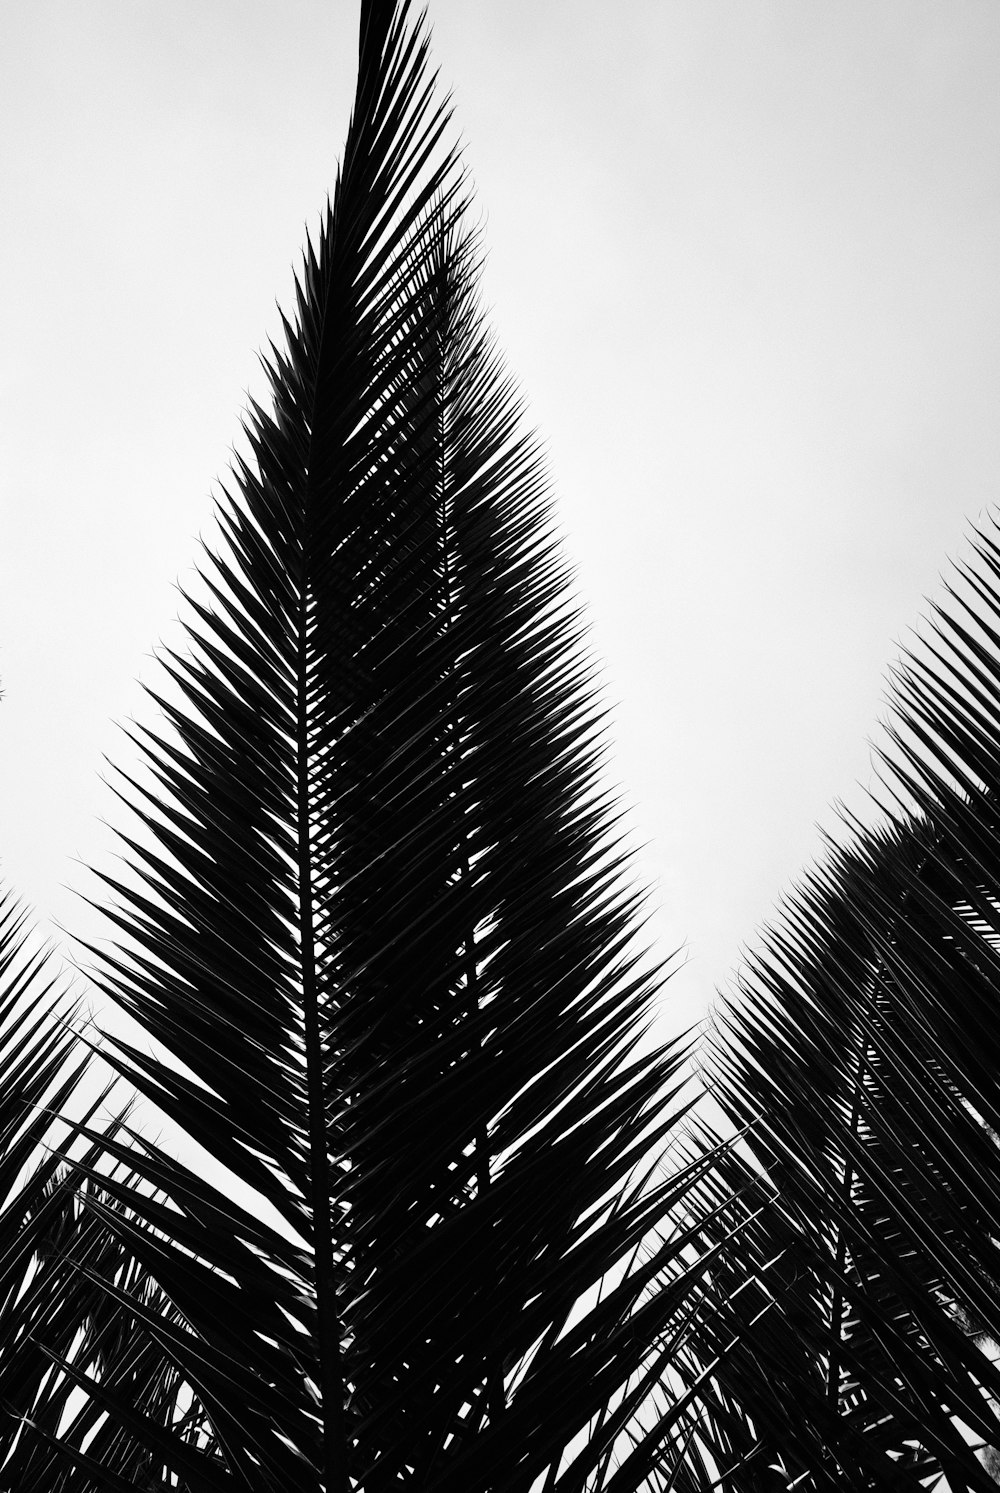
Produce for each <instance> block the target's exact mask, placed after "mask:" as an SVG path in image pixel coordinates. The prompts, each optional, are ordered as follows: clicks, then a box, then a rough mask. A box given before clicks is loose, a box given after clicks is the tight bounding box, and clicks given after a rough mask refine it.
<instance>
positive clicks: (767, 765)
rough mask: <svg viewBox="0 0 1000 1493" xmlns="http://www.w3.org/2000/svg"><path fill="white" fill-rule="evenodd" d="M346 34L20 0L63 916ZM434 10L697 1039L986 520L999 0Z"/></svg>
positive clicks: (5, 71)
mask: <svg viewBox="0 0 1000 1493" xmlns="http://www.w3.org/2000/svg"><path fill="white" fill-rule="evenodd" d="M357 11H358V6H357V4H356V3H346V0H284V3H283V4H282V5H281V6H277V5H273V4H265V3H263V0H168V3H164V0H130V3H129V4H128V5H123V4H121V3H120V0H113V3H112V0H83V3H81V0H33V3H32V4H31V5H9V6H4V7H2V12H0V139H2V140H3V142H4V145H3V149H2V152H0V200H2V204H3V210H2V214H0V286H2V290H0V296H2V305H3V336H2V338H0V681H2V685H3V689H4V699H3V701H2V703H0V782H2V784H3V789H2V792H0V867H2V871H3V874H4V876H5V878H6V880H7V882H8V883H9V884H10V885H12V886H13V887H14V888H15V889H16V890H17V891H18V892H20V893H21V895H22V896H23V897H24V898H25V899H26V900H27V901H28V902H29V903H31V904H33V905H34V907H35V909H36V911H37V914H38V919H39V922H40V924H41V926H42V927H43V928H48V927H50V926H58V927H62V928H65V929H67V930H68V931H69V932H70V933H73V934H76V935H77V936H81V937H88V936H90V934H91V932H92V930H93V927H94V923H93V920H92V914H91V913H90V912H89V910H88V908H87V907H86V904H85V903H84V902H83V901H82V900H81V898H80V893H81V892H88V893H93V892H94V883H93V881H92V879H91V878H89V876H88V874H87V873H86V871H85V869H84V867H85V866H86V865H92V864H95V863H97V864H102V865H106V864H108V861H107V857H108V855H109V854H110V847H111V844H112V837H111V832H110V830H109V829H108V827H107V824H106V823H105V822H104V821H110V822H111V823H117V824H119V825H122V824H124V822H125V820H124V817H123V815H122V813H121V811H120V809H119V807H118V806H117V804H116V801H115V799H114V797H113V795H112V793H111V791H110V789H109V788H108V787H107V786H106V783H105V781H104V778H106V777H107V776H108V773H107V769H106V768H105V767H104V766H103V758H104V757H107V758H109V759H110V760H111V761H113V762H115V763H117V764H118V765H119V766H123V767H127V766H128V765H129V760H130V756H131V752H132V749H131V748H130V746H129V744H128V742H127V740H126V738H125V737H124V735H123V733H122V731H121V723H123V722H127V721H128V720H129V719H130V718H132V717H140V718H143V717H144V716H145V718H148V714H149V707H148V705H147V704H146V703H145V702H144V699H143V696H142V694H141V691H140V689H139V686H138V684H137V683H136V681H137V679H139V678H142V679H146V680H149V681H153V680H155V678H156V667H155V664H154V662H153V660H152V650H153V647H154V646H155V645H156V644H157V643H158V642H159V641H160V640H165V641H171V640H172V639H174V638H175V633H174V632H172V628H173V625H174V624H173V619H174V617H175V615H176V612H177V607H178V598H177V592H176V589H175V588H176V586H177V584H178V583H179V582H180V583H182V584H183V583H184V581H185V579H186V578H187V577H189V576H190V575H191V572H192V566H193V564H194V562H195V560H196V558H197V550H198V536H199V534H206V535H210V533H211V511H212V492H213V488H214V484H215V482H216V479H217V478H218V477H220V476H224V475H225V471H226V467H227V462H228V459H229V451H230V447H231V445H232V443H233V442H234V441H235V440H236V438H237V434H238V428H239V415H240V411H241V409H242V408H243V406H244V404H245V400H246V392H247V391H248V390H249V391H250V392H252V393H260V392H261V390H262V379H261V375H260V372H259V368H258V365H257V361H256V350H257V349H258V348H260V347H263V346H264V345H265V339H266V337H267V336H268V335H277V331H278V315H277V311H276V308H275V301H276V298H277V300H278V301H279V302H281V303H282V304H285V305H288V304H289V301H290V291H291V276H292V269H293V266H294V265H295V264H296V263H297V260H298V257H299V253H300V250H301V246H302V244H303V240H304V232H305V227H306V225H308V226H310V227H313V226H315V224H316V221H317V217H318V213H319V210H320V208H321V207H322V204H323V202H324V199H325V195H326V193H327V191H328V190H330V189H331V188H332V185H333V181H334V176H335V170H336V160H337V157H338V154H339V151H340V149H341V145H342V141H343V136H344V131H345V129H346V125H347V119H348V115H349V110H350V104H351V96H352V90H353V83H354V70H355V64H356V45H357V42H356V30H357ZM430 16H431V21H432V24H433V30H434V56H435V59H436V61H437V64H438V65H439V67H440V72H441V77H442V81H443V83H444V84H445V86H447V87H450V88H451V89H452V91H453V95H454V104H455V117H456V124H457V127H458V129H459V131H460V133H461V135H462V137H463V139H464V140H465V141H466V159H467V162H468V164H469V167H470V170H471V173H472V176H473V179H474V181H475V183H476V187H477V193H478V203H479V208H480V210H481V213H482V217H483V224H484V230H485V242H486V246H487V252H488V259H487V263H486V266H485V270H484V277H483V294H484V298H485V301H486V303H487V305H488V306H489V308H490V317H491V320H492V323H493V325H494V327H495V328H496V331H497V335H498V339H499V342H500V345H501V346H502V347H503V348H504V349H505V351H506V355H507V359H508V362H509V365H510V367H511V369H512V370H513V372H514V373H515V375H516V377H517V379H518V380H519V382H520V385H521V387H522V388H523V391H524V394H525V397H526V399H527V402H528V408H529V411H530V416H531V420H532V423H533V424H534V425H535V427H536V428H537V429H538V431H539V432H540V434H541V436H542V438H543V440H544V443H545V446H546V450H547V452H548V458H549V463H550V470H551V474H552V479H553V486H554V492H555V495H556V500H557V511H558V516H559V523H560V527H561V529H562V530H563V532H564V534H565V542H566V546H567V550H568V553H569V555H570V557H571V559H572V561H573V563H574V564H575V566H576V568H577V573H578V588H579V592H580V594H581V596H582V598H583V600H584V601H585V603H586V605H587V606H588V608H589V612H590V616H591V619H592V634H591V641H592V646H593V649H594V653H595V656H596V657H597V659H598V660H599V662H600V667H601V670H602V677H603V679H604V681H605V688H606V690H607V694H608V697H609V698H610V700H611V701H612V702H613V703H614V705H615V717H614V725H613V753H612V768H611V770H612V772H613V774H614V777H615V779H616V780H617V781H618V782H619V783H620V784H621V786H622V789H623V792H624V794H625V797H626V801H627V802H628V803H629V804H630V805H631V822H632V824H633V826H634V828H633V835H634V838H635V840H636V842H637V843H639V844H641V846H642V847H643V849H642V851H641V855H640V863H639V874H640V875H641V876H642V877H644V878H645V879H646V880H647V881H648V883H649V885H650V887H651V889H652V893H653V896H654V898H655V902H656V905H657V907H658V909H659V911H658V913H657V916H656V918H655V920H654V923H653V925H652V927H653V931H654V932H655V935H656V937H657V938H658V940H659V941H660V944H661V947H662V948H663V950H664V951H666V950H667V949H668V948H673V947H675V946H678V945H681V944H682V943H684V944H686V946H687V951H688V954H687V964H686V965H685V967H684V968H683V970H681V971H680V973H678V974H677V976H676V977H675V979H674V981H673V982H672V984H671V986H670V987H669V991H670V995H669V998H668V1000H667V1002H666V1006H665V1013H664V1020H665V1021H666V1022H667V1024H668V1026H679V1025H683V1024H685V1023H686V1021H687V1020H688V1019H690V1018H691V1017H692V1016H693V1015H696V1014H697V1013H699V1012H700V1011H701V1010H702V1009H703V1008H704V1006H705V1003H706V1002H707V1001H708V1000H709V999H710V998H711V996H712V994H713V992H714V991H715V990H716V989H717V988H718V987H720V986H723V985H725V983H726V982H727V980H728V978H729V976H730V973H731V971H732V969H733V967H734V966H735V964H736V962H737V960H738V958H739V955H740V949H741V946H744V945H746V944H747V943H749V942H751V941H752V939H753V936H754V932H755V929H756V928H757V927H758V926H759V925H760V924H761V922H762V921H764V920H765V919H767V918H768V916H769V915H770V914H771V912H772V909H773V908H774V906H775V904H776V902H777V900H778V899H779V898H780V897H781V895H782V894H783V892H784V891H785V890H786V889H787V888H788V887H789V885H790V884H791V883H792V882H793V881H794V880H795V878H796V877H797V876H798V875H799V874H800V873H801V872H802V870H803V869H804V868H805V867H806V866H807V865H808V864H809V862H810V861H811V859H812V858H813V857H814V856H815V855H816V854H817V853H819V850H820V827H825V828H827V829H829V828H831V827H832V826H833V825H834V824H835V822H836V821H835V814H834V812H833V810H832V808H831V805H832V804H833V803H834V801H835V800H838V799H839V800H843V801H846V802H847V803H848V804H849V805H850V806H851V807H852V808H854V809H862V807H863V805H864V803H865V796H864V785H865V784H868V783H869V782H871V780H872V776H873V773H872V763H871V751H870V747H869V741H870V739H871V738H872V737H873V736H874V735H875V734H876V733H877V729H878V720H879V716H880V713H882V712H883V711H884V701H885V679H886V673H887V670H888V668H889V666H890V664H891V663H892V661H893V659H894V658H895V657H896V656H897V654H898V652H899V648H900V646H901V644H902V643H904V642H905V640H906V637H907V635H908V633H909V630H910V629H911V628H912V627H913V625H914V624H915V622H916V620H917V618H918V616H919V615H920V613H921V611H922V609H923V608H924V598H925V597H927V596H929V595H933V594H934V593H935V592H936V591H937V590H938V588H939V586H940V576H941V574H942V572H943V570H944V568H945V567H946V564H947V560H948V557H949V556H954V555H956V554H959V553H961V551H962V546H963V536H964V534H965V533H966V532H967V529H968V525H969V522H970V521H972V520H975V519H977V518H980V517H982V516H984V515H985V514H986V512H987V510H988V509H989V506H990V505H991V504H996V503H998V501H1000V421H998V419H997V409H998V394H1000V280H998V277H997V274H996V266H997V264H998V263H1000V252H998V251H1000V76H998V75H1000V7H998V6H997V5H996V4H995V3H994V0H948V3H941V0H937V3H926V0H838V3H837V4H835V5H831V4H829V3H827V0H616V3H615V4H613V5H612V4H608V3H602V4H597V3H592V0H545V3H543V4H539V3H538V0H434V3H432V4H431V6H430ZM859 784H860V785H862V786H860V787H859V786H858V785H859Z"/></svg>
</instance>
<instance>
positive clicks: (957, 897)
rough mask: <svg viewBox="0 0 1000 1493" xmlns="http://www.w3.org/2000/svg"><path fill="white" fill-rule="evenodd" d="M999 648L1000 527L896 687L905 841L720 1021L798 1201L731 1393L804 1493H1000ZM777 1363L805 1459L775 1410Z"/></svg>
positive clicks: (804, 913)
mask: <svg viewBox="0 0 1000 1493" xmlns="http://www.w3.org/2000/svg"><path fill="white" fill-rule="evenodd" d="M998 645H1000V549H998V544H997V530H996V528H995V526H993V525H990V526H989V527H987V528H985V529H984V530H983V531H982V532H981V533H980V534H978V535H977V543H976V549H975V558H974V560H973V562H972V563H970V564H967V565H964V566H962V567H960V569H959V571H958V572H957V574H956V576H955V579H954V582H953V584H952V585H951V586H950V587H949V589H948V593H947V597H946V600H945V602H944V603H943V604H942V605H941V606H939V607H938V608H936V609H935V614H934V621H933V632H932V636H931V639H930V641H929V642H928V643H927V645H926V646H922V647H917V648H915V649H914V650H913V651H912V652H911V653H910V654H909V655H908V656H907V657H906V658H905V659H904V662H903V664H902V665H901V667H900V669H899V671H898V676H897V680H896V687H895V693H894V701H893V706H894V715H893V721H892V727H891V731H890V739H891V746H890V748H889V749H888V750H887V752H886V753H885V754H884V761H885V765H886V773H887V777H886V781H887V783H888V784H890V785H892V789H893V803H892V804H890V811H891V812H890V815H889V818H888V821H887V823H886V824H885V825H884V826H882V827H880V828H876V829H873V830H867V829H864V828H862V827H861V826H855V827H854V829H855V833H854V837H853V843H850V844H849V845H847V846H845V847H836V846H834V847H831V850H830V853H829V856H828V859H827V861H826V863H825V864H824V865H823V866H821V867H820V868H819V869H818V870H816V871H815V872H813V873H812V874H811V875H810V877H809V878H808V879H807V881H806V882H805V884H804V885H803V886H802V888H801V889H800V891H799V892H798V893H797V894H796V895H795V897H794V898H793V899H792V900H791V901H790V903H789V906H788V907H787V909H786V911H785V914H784V917H783V920H782V923H781V924H780V925H779V926H778V927H777V928H775V929H774V930H772V931H771V932H770V933H769V935H768V937H767V939H766V942H765V946H764V950H763V952H762V953H761V954H760V955H759V956H758V957H757V958H756V959H755V960H754V961H753V962H752V964H751V965H750V967H749V969H748V971H747V973H746V974H745V976H744V978H743V981H742V986H741V990H740V994H739V999H738V1000H736V1001H733V1002H731V1003H730V1004H728V1005H726V1006H724V1007H723V1008H722V1010H721V1014H720V1021H719V1027H718V1033H717V1038H716V1042H715V1046H714V1052H713V1055H712V1060H711V1063H710V1067H709V1071H710V1075H711V1086H712V1088H713V1091H714V1093H715V1094H716V1096H717V1097H718V1098H719V1100H720V1102H722V1103H723V1105H724V1107H725V1108H726V1110H727V1111H728V1113H729V1115H730V1116H731V1118H732V1119H734V1120H735V1121H736V1122H737V1123H739V1124H740V1125H744V1124H746V1125H750V1126H751V1130H750V1134H749V1137H748V1146H749V1159H748V1161H747V1163H745V1165H746V1168H747V1171H748V1175H749V1176H756V1177H758V1178H760V1176H761V1175H762V1174H763V1176H765V1177H766V1178H767V1182H768V1188H769V1190H770V1188H773V1189H774V1193H775V1194H776V1196H775V1198H774V1201H773V1202H771V1203H770V1204H769V1205H768V1206H767V1207H766V1208H765V1209H764V1210H763V1211H762V1214H761V1222H760V1233H759V1238H758V1242H757V1246H756V1249H757V1253H758V1259H760V1260H761V1261H763V1260H765V1259H774V1258H775V1257H776V1256H780V1257H781V1259H782V1261H783V1264H781V1265H780V1266H779V1268H778V1269H777V1270H774V1269H772V1270H771V1272H770V1284H769V1285H768V1286H767V1288H766V1290H765V1294H768V1295H770V1297H771V1299H772V1301H773V1302H774V1303H775V1309H774V1311H773V1312H771V1313H770V1314H768V1315H766V1316H765V1317H764V1318H763V1319H762V1322H761V1330H760V1333H759V1334H758V1336H757V1342H756V1346H755V1348H754V1350H753V1354H752V1356H751V1358H749V1359H747V1360H746V1362H745V1364H744V1368H743V1370H742V1371H741V1372H740V1373H739V1376H738V1378H736V1377H731V1378H730V1383H729V1392H730V1393H731V1395H732V1397H733V1398H734V1399H736V1400H739V1401H740V1402H741V1404H742V1405H743V1408H744V1411H745V1413H747V1414H749V1415H750V1417H751V1418H752V1420H753V1421H754V1422H755V1424H756V1425H757V1426H758V1427H760V1428H766V1433H767V1436H769V1437H770V1445H771V1450H772V1452H774V1453H775V1454H783V1456H781V1455H778V1456H777V1460H778V1462H779V1464H780V1465H782V1466H783V1467H784V1468H785V1470H786V1472H787V1473H788V1476H789V1481H788V1486H794V1487H799V1486H801V1487H803V1488H809V1489H811V1488H813V1487H816V1488H820V1487H824V1488H825V1487H831V1488H833V1487H851V1488H855V1487H865V1488H868V1487H870V1488H873V1489H874V1488H885V1487H893V1486H899V1487H910V1488H917V1487H931V1486H934V1485H935V1479H936V1478H937V1477H939V1476H940V1475H941V1473H944V1474H945V1475H946V1476H947V1478H948V1486H949V1487H950V1488H952V1489H953V1490H956V1489H958V1488H963V1489H964V1488H990V1487H994V1486H995V1485H996V1483H995V1478H994V1477H993V1476H992V1475H991V1474H990V1473H989V1472H987V1471H986V1470H985V1466H984V1464H985V1462H986V1461H988V1459H989V1453H990V1452H991V1451H992V1450H993V1449H996V1448H998V1447H1000V1374H998V1369H997V1365H996V1362H995V1357H996V1348H995V1345H996V1343H997V1342H1000V1316H998V1309H997V1284H998V1282H1000V1212H998V1206H1000V1205H998V1198H1000V1149H998V1144H997V1136H998V1134H1000V1124H998V1121H1000V1103H998V1101H1000V1091H998V1074H1000V1064H998V1059H1000V1023H998V1020H997V1013H998V990H1000V941H998V926H1000V920H998V909H1000V854H998V852H1000V834H998V829H1000V821H998V814H997V787H998V783H1000V776H998V768H1000V646H998ZM762 1279H763V1278H762ZM762 1289H764V1288H763V1287H762ZM789 1327H791V1328H792V1329H793V1330H792V1331H789V1330H788V1329H789ZM779 1342H780V1343H781V1344H782V1345H783V1346H782V1347H781V1349H780V1352H779V1354H778V1356H780V1357H782V1358H783V1359H784V1363H785V1365H786V1372H791V1374H792V1376H793V1378H794V1380H795V1383H796V1384H797V1385H798V1401H799V1403H798V1407H797V1411H796V1421H795V1427H796V1430H795V1433H794V1434H793V1430H792V1428H788V1427H784V1428H783V1427H782V1425H781V1422H780V1421H777V1422H776V1421H775V1417H774V1415H773V1401H772V1398H771V1393H770V1389H768V1391H767V1393H766V1394H763V1395H762V1394H761V1393H760V1390H759V1389H757V1390H755V1387H754V1385H755V1381H756V1383H757V1385H761V1384H762V1382H763V1381H762V1379H761V1376H760V1365H761V1364H762V1363H764V1362H768V1363H772V1364H773V1361H774V1355H775V1352H776V1350H777V1349H778V1344H779ZM745 1351H749V1349H748V1347H747V1346H746V1345H745ZM738 1362H739V1354H737V1355H735V1357H734V1358H733V1359H732V1360H731V1361H730V1371H731V1374H735V1371H736V1366H737V1365H738ZM771 1372H772V1373H773V1369H772V1371H771ZM810 1404H811V1406H812V1407H813V1408H812V1410H810V1411H809V1412H808V1414H805V1415H803V1413H802V1412H803V1410H805V1409H806V1407H808V1406H809V1405H810ZM809 1424H811V1425H812V1430H811V1431H810V1433H809V1439H810V1441H811V1449H807V1448H805V1447H804V1446H803V1445H802V1444H799V1445H796V1444H795V1442H796V1436H797V1434H798V1432H801V1430H802V1429H803V1428H804V1427H806V1426H808V1425H809ZM971 1448H978V1449H979V1455H976V1454H974V1452H973V1450H972V1449H971ZM796 1478H798V1479H799V1480H798V1481H796V1480H795V1479H796ZM732 1486H733V1487H750V1486H753V1484H752V1483H747V1482H739V1481H738V1480H737V1481H735V1482H733V1484H732Z"/></svg>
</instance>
